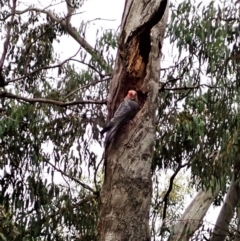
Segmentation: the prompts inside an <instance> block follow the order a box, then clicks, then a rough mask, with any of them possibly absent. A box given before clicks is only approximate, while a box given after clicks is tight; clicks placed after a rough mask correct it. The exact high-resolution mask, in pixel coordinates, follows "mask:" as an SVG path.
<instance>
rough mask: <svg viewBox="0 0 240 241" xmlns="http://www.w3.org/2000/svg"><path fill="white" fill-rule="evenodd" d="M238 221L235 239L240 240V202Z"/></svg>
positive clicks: (235, 240)
mask: <svg viewBox="0 0 240 241" xmlns="http://www.w3.org/2000/svg"><path fill="white" fill-rule="evenodd" d="M237 222H238V225H237V230H236V234H235V238H234V241H240V205H239V204H238V208H237Z"/></svg>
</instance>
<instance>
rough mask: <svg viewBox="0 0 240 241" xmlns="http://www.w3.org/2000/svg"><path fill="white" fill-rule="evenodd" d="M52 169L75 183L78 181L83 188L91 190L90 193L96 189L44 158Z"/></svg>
mask: <svg viewBox="0 0 240 241" xmlns="http://www.w3.org/2000/svg"><path fill="white" fill-rule="evenodd" d="M45 161H46V162H47V163H48V164H49V165H50V166H51V167H52V168H53V169H55V170H56V171H58V172H60V173H61V174H62V175H63V176H65V177H68V178H70V179H72V180H73V181H75V182H76V183H78V184H79V185H81V186H82V187H83V188H85V189H87V190H88V191H91V192H92V193H96V191H95V190H94V189H92V188H91V187H89V186H88V185H87V184H85V183H83V182H81V181H80V180H79V179H77V178H76V177H73V176H70V175H69V174H67V173H65V172H64V171H62V170H61V169H59V168H58V167H56V166H54V165H53V164H52V163H51V162H49V161H47V160H45Z"/></svg>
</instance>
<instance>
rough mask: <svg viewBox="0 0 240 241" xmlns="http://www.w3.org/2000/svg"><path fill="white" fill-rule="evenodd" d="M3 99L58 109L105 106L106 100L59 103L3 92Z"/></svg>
mask: <svg viewBox="0 0 240 241" xmlns="http://www.w3.org/2000/svg"><path fill="white" fill-rule="evenodd" d="M4 97H7V98H9V99H15V100H22V101H25V102H28V103H30V104H34V103H42V104H51V105H56V106H59V107H67V106H72V105H78V104H97V105H102V104H107V101H106V100H75V101H70V102H61V101H58V100H51V99H44V98H26V97H23V96H19V95H15V94H12V93H9V92H6V91H3V92H1V93H0V98H4Z"/></svg>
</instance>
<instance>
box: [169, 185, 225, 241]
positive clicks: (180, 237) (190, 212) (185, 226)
mask: <svg viewBox="0 0 240 241" xmlns="http://www.w3.org/2000/svg"><path fill="white" fill-rule="evenodd" d="M219 191H220V186H219V185H217V186H216V188H215V191H214V192H212V190H210V189H209V190H207V191H205V190H200V191H199V192H198V193H197V195H196V197H195V198H194V199H193V200H192V202H191V203H190V204H189V205H188V207H187V209H186V210H185V212H184V214H183V215H182V217H181V219H180V220H178V222H177V223H176V224H175V225H174V227H173V229H172V232H171V236H170V237H169V239H168V241H188V240H190V238H191V237H192V236H193V234H194V232H195V231H196V230H197V229H198V228H199V227H200V226H201V224H202V220H203V218H204V216H205V214H206V212H207V211H208V209H209V207H210V206H211V204H212V202H213V200H214V198H215V197H216V196H217V194H218V193H219Z"/></svg>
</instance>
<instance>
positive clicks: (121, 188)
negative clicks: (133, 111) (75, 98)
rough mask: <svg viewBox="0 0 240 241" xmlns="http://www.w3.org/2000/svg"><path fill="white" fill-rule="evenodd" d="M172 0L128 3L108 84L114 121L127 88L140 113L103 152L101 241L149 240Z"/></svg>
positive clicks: (110, 108)
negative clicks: (161, 82) (135, 95)
mask: <svg viewBox="0 0 240 241" xmlns="http://www.w3.org/2000/svg"><path fill="white" fill-rule="evenodd" d="M167 17H168V0H149V1H139V0H127V1H126V4H125V9H124V13H123V18H122V25H121V29H122V31H121V35H120V42H119V51H118V55H117V59H116V65H115V69H114V74H113V79H112V81H111V84H110V93H109V97H108V111H109V116H108V119H110V118H111V117H112V116H113V114H114V112H115V110H116V108H117V107H118V105H119V103H120V102H121V101H122V100H123V98H124V96H125V95H126V93H127V91H128V90H129V89H134V90H136V91H137V92H138V97H139V102H140V103H139V104H140V108H141V109H140V111H139V112H138V114H137V116H136V117H135V118H134V120H133V122H134V124H128V126H127V129H126V130H125V131H123V130H121V131H120V132H119V133H118V136H117V138H116V139H115V141H114V142H113V143H111V144H110V145H109V146H108V147H107V148H106V150H105V179H104V184H103V187H102V192H101V207H100V221H99V225H98V231H99V235H100V240H101V241H107V240H108V241H112V240H114V241H123V240H126V241H127V240H128V241H131V240H144V241H145V240H146V241H147V240H150V230H149V210H150V204H151V194H152V181H151V160H152V155H153V148H154V141H155V112H156V108H157V95H158V89H159V86H158V82H159V78H160V58H161V47H162V41H163V36H164V31H165V28H166V22H167Z"/></svg>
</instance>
